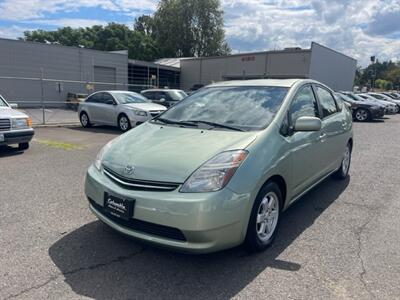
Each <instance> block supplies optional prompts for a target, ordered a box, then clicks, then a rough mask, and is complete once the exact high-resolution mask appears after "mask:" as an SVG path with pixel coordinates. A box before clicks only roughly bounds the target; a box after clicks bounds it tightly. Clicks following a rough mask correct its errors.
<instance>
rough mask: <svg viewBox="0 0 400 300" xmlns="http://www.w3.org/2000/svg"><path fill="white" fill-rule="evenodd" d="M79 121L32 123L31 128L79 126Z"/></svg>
mask: <svg viewBox="0 0 400 300" xmlns="http://www.w3.org/2000/svg"><path fill="white" fill-rule="evenodd" d="M79 126H81V124H80V123H50V124H33V125H32V127H33V128H51V127H53V128H55V127H79Z"/></svg>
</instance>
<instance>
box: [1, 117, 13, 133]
mask: <svg viewBox="0 0 400 300" xmlns="http://www.w3.org/2000/svg"><path fill="white" fill-rule="evenodd" d="M10 128H11V121H10V119H0V131H7V130H10Z"/></svg>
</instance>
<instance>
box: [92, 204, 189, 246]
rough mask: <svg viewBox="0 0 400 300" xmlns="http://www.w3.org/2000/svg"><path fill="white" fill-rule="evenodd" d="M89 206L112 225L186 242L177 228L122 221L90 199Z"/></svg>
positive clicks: (133, 220) (134, 220)
mask: <svg viewBox="0 0 400 300" xmlns="http://www.w3.org/2000/svg"><path fill="white" fill-rule="evenodd" d="M89 202H90V204H91V205H92V206H93V207H94V208H95V209H96V210H97V211H98V212H99V213H101V214H102V215H103V216H105V217H107V219H110V220H111V221H113V222H114V223H116V224H118V225H119V226H122V227H125V228H128V229H132V230H134V231H138V232H143V233H147V234H150V235H154V236H159V237H163V238H167V239H171V240H177V241H182V242H186V238H185V236H184V235H183V233H182V231H180V230H179V229H177V228H173V227H169V226H164V225H159V224H154V223H150V222H146V221H141V220H137V219H129V221H126V220H124V219H121V218H118V217H115V216H113V215H111V214H109V213H108V212H106V211H105V210H104V207H103V206H101V205H99V204H97V203H96V202H94V201H93V200H92V199H89Z"/></svg>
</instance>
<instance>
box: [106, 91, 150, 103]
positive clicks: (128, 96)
mask: <svg viewBox="0 0 400 300" xmlns="http://www.w3.org/2000/svg"><path fill="white" fill-rule="evenodd" d="M112 95H113V96H114V98H115V99H116V100H117V101H118V102H119V103H120V104H129V103H149V100H147V99H146V98H145V97H143V96H142V95H139V94H137V93H113V94H112Z"/></svg>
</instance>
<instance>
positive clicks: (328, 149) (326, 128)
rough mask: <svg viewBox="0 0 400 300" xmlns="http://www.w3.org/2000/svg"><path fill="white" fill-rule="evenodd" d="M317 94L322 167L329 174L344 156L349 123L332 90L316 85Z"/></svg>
mask: <svg viewBox="0 0 400 300" xmlns="http://www.w3.org/2000/svg"><path fill="white" fill-rule="evenodd" d="M314 90H315V94H316V96H317V100H318V103H319V106H320V110H321V111H320V113H321V115H322V127H321V136H320V139H321V146H322V147H321V156H323V159H322V160H321V163H322V165H321V168H322V169H323V170H324V173H325V174H327V173H329V172H331V171H333V170H334V169H335V168H336V167H337V166H338V164H339V162H340V161H341V160H342V158H343V152H344V147H345V145H346V143H347V140H346V136H345V132H346V130H347V129H346V128H347V127H348V125H349V122H350V121H349V120H347V118H346V114H344V113H341V112H342V109H343V107H342V106H341V105H340V106H339V105H338V103H337V102H336V99H335V97H334V96H333V94H332V92H331V91H330V90H329V89H327V88H326V87H324V86H322V85H314Z"/></svg>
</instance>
